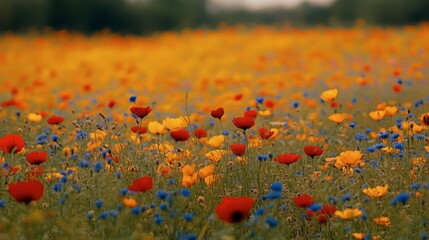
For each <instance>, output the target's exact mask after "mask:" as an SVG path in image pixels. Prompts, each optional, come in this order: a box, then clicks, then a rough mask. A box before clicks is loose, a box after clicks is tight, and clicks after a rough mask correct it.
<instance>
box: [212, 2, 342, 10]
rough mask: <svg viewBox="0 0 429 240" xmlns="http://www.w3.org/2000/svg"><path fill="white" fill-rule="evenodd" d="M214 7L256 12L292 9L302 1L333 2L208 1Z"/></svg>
mask: <svg viewBox="0 0 429 240" xmlns="http://www.w3.org/2000/svg"><path fill="white" fill-rule="evenodd" d="M210 1H211V2H212V3H213V4H214V5H216V6H219V5H220V6H222V7H227V8H233V7H244V8H247V9H250V10H258V9H263V8H270V7H287V8H292V7H295V6H297V5H299V4H301V3H302V2H304V1H307V2H310V3H314V4H325V5H326V4H329V3H332V2H333V0H210Z"/></svg>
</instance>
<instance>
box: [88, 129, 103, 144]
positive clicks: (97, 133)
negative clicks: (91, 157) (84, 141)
mask: <svg viewBox="0 0 429 240" xmlns="http://www.w3.org/2000/svg"><path fill="white" fill-rule="evenodd" d="M106 136H107V132H106V131H102V130H99V129H98V130H97V131H95V132H93V133H90V134H89V137H90V138H91V139H93V140H99V141H103V140H104V138H105V137H106Z"/></svg>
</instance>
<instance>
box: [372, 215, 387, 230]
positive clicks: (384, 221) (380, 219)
mask: <svg viewBox="0 0 429 240" xmlns="http://www.w3.org/2000/svg"><path fill="white" fill-rule="evenodd" d="M374 222H375V223H376V224H378V225H381V226H385V227H389V226H390V218H388V217H384V216H381V217H378V218H374Z"/></svg>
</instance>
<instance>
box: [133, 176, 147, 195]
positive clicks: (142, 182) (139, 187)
mask: <svg viewBox="0 0 429 240" xmlns="http://www.w3.org/2000/svg"><path fill="white" fill-rule="evenodd" d="M152 187H153V180H152V177H150V176H144V177H141V178H139V179H137V180H134V182H133V184H131V185H130V186H128V189H129V190H131V191H134V192H146V191H149V190H151V189H152Z"/></svg>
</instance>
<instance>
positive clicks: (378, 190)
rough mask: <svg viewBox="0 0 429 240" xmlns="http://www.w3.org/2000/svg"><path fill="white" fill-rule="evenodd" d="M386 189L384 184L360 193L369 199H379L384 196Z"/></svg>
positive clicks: (386, 186)
mask: <svg viewBox="0 0 429 240" xmlns="http://www.w3.org/2000/svg"><path fill="white" fill-rule="evenodd" d="M388 187H389V185H387V184H386V185H384V186H377V187H375V188H365V189H364V190H362V192H363V193H365V194H366V195H367V196H368V197H370V198H379V197H382V196H384V195H386V193H387V189H388Z"/></svg>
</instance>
